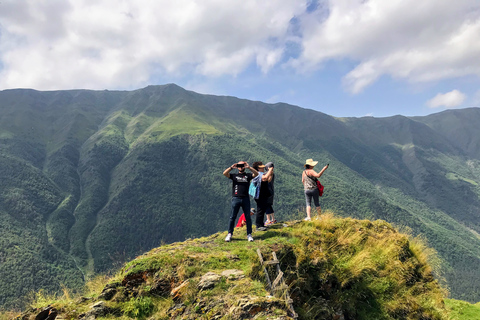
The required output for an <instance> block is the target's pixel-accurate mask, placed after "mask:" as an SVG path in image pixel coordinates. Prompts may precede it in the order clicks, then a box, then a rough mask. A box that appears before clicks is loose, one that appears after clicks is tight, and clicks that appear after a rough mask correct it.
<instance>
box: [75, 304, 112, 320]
mask: <svg viewBox="0 0 480 320" xmlns="http://www.w3.org/2000/svg"><path fill="white" fill-rule="evenodd" d="M112 311H113V310H112V309H110V308H109V307H107V305H106V304H105V301H99V302H97V303H95V304H94V305H92V306H91V309H90V310H89V311H88V312H86V313H83V314H81V315H80V316H79V318H80V319H84V320H91V319H96V318H98V317H104V316H106V315H107V314H109V313H112Z"/></svg>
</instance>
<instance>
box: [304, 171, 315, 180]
mask: <svg viewBox="0 0 480 320" xmlns="http://www.w3.org/2000/svg"><path fill="white" fill-rule="evenodd" d="M304 172H305V175H306V176H307V177H309V178H310V179H312V180H313V181H315V182H317V180H318V179H317V178H315V177H313V178H312V177H310V176H309V175H308V174H307V170H305V171H304Z"/></svg>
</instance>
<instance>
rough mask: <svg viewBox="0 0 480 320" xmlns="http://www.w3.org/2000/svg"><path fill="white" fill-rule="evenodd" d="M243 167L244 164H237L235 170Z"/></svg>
mask: <svg viewBox="0 0 480 320" xmlns="http://www.w3.org/2000/svg"><path fill="white" fill-rule="evenodd" d="M243 167H245V163H237V168H243Z"/></svg>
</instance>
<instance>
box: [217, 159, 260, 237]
mask: <svg viewBox="0 0 480 320" xmlns="http://www.w3.org/2000/svg"><path fill="white" fill-rule="evenodd" d="M232 169H238V173H230V171H232ZM245 169H249V170H250V171H251V173H246V172H245ZM223 175H224V176H225V177H227V178H229V179H231V180H232V182H233V183H232V210H231V212H230V220H229V224H228V234H227V237H226V238H225V241H227V242H229V241H230V240H232V234H233V229H234V227H235V220H236V219H237V214H238V211H239V210H240V207H242V209H243V212H250V197H249V195H248V188H249V187H250V181H251V180H252V179H253V178H255V177H256V176H258V172H257V170H255V169H253V168H252V167H250V166H249V165H248V163H246V162H245V161H240V162H238V163H235V164H233V165H232V166H231V167H229V168H227V169H225V171H223ZM245 220H246V221H247V239H248V241H253V237H252V219H251V218H250V215H249V214H246V215H245Z"/></svg>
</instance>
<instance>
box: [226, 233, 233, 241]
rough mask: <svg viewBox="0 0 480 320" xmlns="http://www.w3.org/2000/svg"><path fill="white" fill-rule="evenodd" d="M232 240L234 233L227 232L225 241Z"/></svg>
mask: <svg viewBox="0 0 480 320" xmlns="http://www.w3.org/2000/svg"><path fill="white" fill-rule="evenodd" d="M230 241H232V234H231V233H229V234H227V236H226V237H225V242H230Z"/></svg>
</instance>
